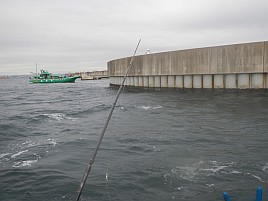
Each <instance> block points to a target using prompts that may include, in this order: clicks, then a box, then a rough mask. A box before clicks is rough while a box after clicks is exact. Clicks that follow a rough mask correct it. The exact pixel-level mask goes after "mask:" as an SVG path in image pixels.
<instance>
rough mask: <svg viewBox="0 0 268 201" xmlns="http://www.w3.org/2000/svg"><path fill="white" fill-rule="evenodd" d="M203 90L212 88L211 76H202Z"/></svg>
mask: <svg viewBox="0 0 268 201" xmlns="http://www.w3.org/2000/svg"><path fill="white" fill-rule="evenodd" d="M203 88H206V89H212V88H213V82H212V75H203Z"/></svg>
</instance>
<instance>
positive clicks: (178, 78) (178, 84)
mask: <svg viewBox="0 0 268 201" xmlns="http://www.w3.org/2000/svg"><path fill="white" fill-rule="evenodd" d="M175 86H176V88H183V75H177V76H176V82H175Z"/></svg>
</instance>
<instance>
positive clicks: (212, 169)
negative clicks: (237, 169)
mask: <svg viewBox="0 0 268 201" xmlns="http://www.w3.org/2000/svg"><path fill="white" fill-rule="evenodd" d="M227 167H229V166H226V165H217V166H213V167H212V168H207V169H201V170H203V171H210V172H213V173H217V172H219V171H221V170H222V169H224V168H227Z"/></svg>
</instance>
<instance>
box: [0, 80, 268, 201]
mask: <svg viewBox="0 0 268 201" xmlns="http://www.w3.org/2000/svg"><path fill="white" fill-rule="evenodd" d="M117 90H118V88H113V87H110V86H109V80H108V79H105V80H93V81H80V80H77V81H76V83H70V84H68V83H65V84H60V83H59V84H29V83H28V78H27V77H25V76H17V77H10V79H7V80H0V112H1V113H0V200H1V201H2V200H3V201H11V200H12V201H13V200H19V201H26V200H35V201H39V200H40V201H48V200H66V201H67V200H68V201H69V200H75V197H76V194H77V190H78V187H79V185H80V182H81V179H82V177H83V175H84V173H85V170H86V167H87V163H88V161H89V159H90V158H91V156H92V154H93V152H94V149H95V146H96V144H97V141H98V138H99V136H100V134H101V131H102V128H103V127H104V124H105V121H106V119H107V116H108V113H109V111H110V108H111V106H112V103H113V101H114V98H115V95H116V93H117ZM267 182H268V93H267V90H226V89H222V90H211V89H209V90H202V89H196V90H191V89H177V90H164V89H160V90H159V89H150V90H148V89H128V88H124V90H123V93H122V95H121V96H120V98H119V100H118V103H117V106H116V108H115V111H114V114H113V116H112V119H111V121H110V124H109V126H108V129H107V131H106V133H105V136H104V138H103V141H102V144H101V147H100V150H99V152H98V155H97V158H96V161H95V163H94V165H93V168H92V170H91V173H90V175H89V178H88V180H87V183H86V186H85V188H84V190H83V193H82V196H81V200H95V201H103V200H122V201H125V200H143V201H152V200H154V201H164V200H181V201H195V200H201V201H202V200H204V201H205V200H206V201H207V200H214V201H215V200H223V192H224V191H227V192H228V194H229V195H230V197H231V199H232V200H243V201H252V200H254V198H255V190H256V188H257V186H258V185H261V186H262V187H263V198H264V199H268V189H267Z"/></svg>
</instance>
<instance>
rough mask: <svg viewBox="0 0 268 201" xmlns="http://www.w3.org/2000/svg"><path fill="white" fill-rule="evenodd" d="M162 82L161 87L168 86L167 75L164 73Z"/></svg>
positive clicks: (161, 77)
mask: <svg viewBox="0 0 268 201" xmlns="http://www.w3.org/2000/svg"><path fill="white" fill-rule="evenodd" d="M160 82H161V83H160V84H161V87H167V86H168V84H167V76H166V75H162V76H160Z"/></svg>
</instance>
